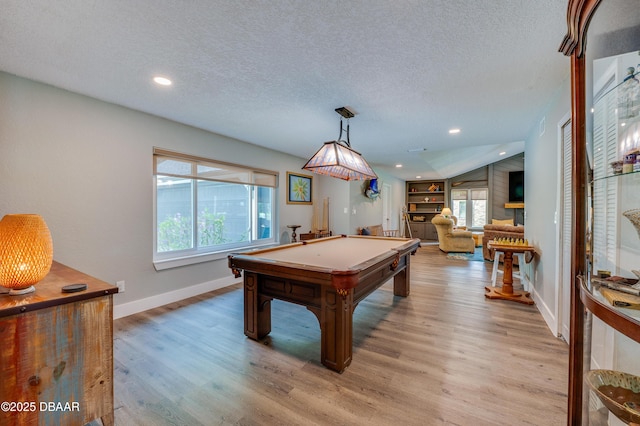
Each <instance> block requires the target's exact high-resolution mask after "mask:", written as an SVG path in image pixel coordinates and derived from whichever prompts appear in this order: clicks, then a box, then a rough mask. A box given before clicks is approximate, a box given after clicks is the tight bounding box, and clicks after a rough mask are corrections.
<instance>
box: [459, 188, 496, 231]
mask: <svg viewBox="0 0 640 426" xmlns="http://www.w3.org/2000/svg"><path fill="white" fill-rule="evenodd" d="M488 195H489V190H488V189H486V188H479V189H453V190H451V200H452V205H453V208H452V211H453V215H454V216H455V217H457V218H458V225H459V226H466V227H467V228H482V227H483V226H484V225H486V223H487V199H488Z"/></svg>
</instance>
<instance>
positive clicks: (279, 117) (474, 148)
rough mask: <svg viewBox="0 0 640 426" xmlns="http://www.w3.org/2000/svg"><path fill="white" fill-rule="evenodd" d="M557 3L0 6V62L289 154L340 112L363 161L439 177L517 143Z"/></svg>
mask: <svg viewBox="0 0 640 426" xmlns="http://www.w3.org/2000/svg"><path fill="white" fill-rule="evenodd" d="M566 5H567V1H566V0H535V1H532V0H354V1H349V0H340V1H335V0H319V1H311V0H308V1H304V0H270V1H269V0H263V1H259V0H234V1H230V0H229V1H222V0H184V1H178V0H174V1H167V0H30V1H25V0H0V70H2V71H6V72H9V73H12V74H16V75H19V76H23V77H26V78H30V79H33V80H36V81H41V82H44V83H48V84H51V85H53V86H57V87H60V88H63V89H67V90H70V91H73V92H77V93H81V94H84V95H88V96H91V97H94V98H98V99H101V100H104V101H108V102H112V103H115V104H119V105H123V106H126V107H129V108H133V109H136V110H140V111H145V112H148V113H151V114H155V115H158V116H161V117H166V118H169V119H172V120H175V121H178V122H182V123H185V124H189V125H193V126H196V127H199V128H202V129H207V130H210V131H213V132H216V133H220V134H223V135H227V136H231V137H234V138H237V139H241V140H244V141H247V142H251V143H253V144H256V145H262V146H266V147H270V148H272V149H275V150H279V151H285V152H289V153H292V154H294V155H297V156H300V157H302V158H304V159H306V158H308V157H310V156H311V155H313V153H315V151H316V150H317V149H318V148H319V147H320V146H321V145H322V143H323V142H325V141H329V140H334V139H336V138H337V137H338V133H339V120H340V116H339V115H338V114H337V113H336V112H334V109H335V108H337V107H340V106H345V105H348V106H351V107H353V108H354V109H355V110H356V111H357V112H358V115H356V116H355V117H354V118H352V119H351V121H350V128H351V134H350V136H351V144H352V146H353V148H354V149H356V150H357V151H360V152H361V153H362V154H363V155H364V157H365V158H366V159H367V160H368V161H369V162H370V163H371V164H372V165H373V166H374V168H376V169H377V170H385V171H387V172H389V173H391V174H393V175H395V176H398V177H400V178H403V179H410V178H414V177H415V175H417V174H420V175H422V176H424V177H429V178H432V177H451V176H454V175H456V174H460V173H463V172H465V171H468V170H471V169H474V168H476V167H479V166H482V165H484V164H487V163H490V162H493V161H497V160H498V159H499V157H498V156H497V152H499V151H507V155H512V154H516V153H518V152H522V151H523V149H524V142H523V141H524V139H525V137H527V135H529V134H530V132H531V131H532V130H533V129H536V128H537V126H538V120H539V119H540V117H541V113H542V111H543V110H544V108H545V106H546V105H547V103H548V102H549V101H550V100H551V99H552V97H553V96H554V94H555V93H556V92H557V90H558V89H559V87H560V85H561V84H562V81H563V79H565V78H566V77H567V76H568V72H569V61H568V59H567V58H565V57H564V56H562V55H561V54H560V53H557V49H558V47H559V45H560V42H561V41H562V38H563V36H564V34H565V33H566V18H565V17H566ZM155 74H162V75H165V76H167V77H170V78H171V79H173V81H174V85H173V86H171V87H170V88H159V87H156V86H155V85H154V84H152V83H151V77H152V76H153V75H155ZM547 124H548V125H551V124H552V123H547ZM452 127H459V128H461V129H462V132H461V133H460V134H458V135H453V136H452V135H449V134H448V130H449V129H450V128H452ZM416 148H426V149H427V150H426V151H425V152H421V153H415V152H408V150H412V149H416ZM397 163H401V164H403V165H404V167H403V168H402V169H396V168H395V167H394V165H395V164H397ZM303 164H304V160H303V161H301V164H300V166H302V165H303Z"/></svg>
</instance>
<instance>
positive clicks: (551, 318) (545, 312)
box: [531, 288, 558, 337]
mask: <svg viewBox="0 0 640 426" xmlns="http://www.w3.org/2000/svg"><path fill="white" fill-rule="evenodd" d="M532 290H533V291H532V292H531V293H532V296H533V300H534V301H535V302H536V307H537V308H538V311H539V312H540V314H541V315H542V319H544V322H546V323H547V327H549V331H551V333H552V334H553V335H554V336H556V337H558V332H557V330H558V320H557V318H556V316H555V315H554V314H553V310H552V309H549V306H547V305H546V304H545V303H544V300H542V298H541V297H540V296H539V295H538V294H537V293H535V288H533V289H532Z"/></svg>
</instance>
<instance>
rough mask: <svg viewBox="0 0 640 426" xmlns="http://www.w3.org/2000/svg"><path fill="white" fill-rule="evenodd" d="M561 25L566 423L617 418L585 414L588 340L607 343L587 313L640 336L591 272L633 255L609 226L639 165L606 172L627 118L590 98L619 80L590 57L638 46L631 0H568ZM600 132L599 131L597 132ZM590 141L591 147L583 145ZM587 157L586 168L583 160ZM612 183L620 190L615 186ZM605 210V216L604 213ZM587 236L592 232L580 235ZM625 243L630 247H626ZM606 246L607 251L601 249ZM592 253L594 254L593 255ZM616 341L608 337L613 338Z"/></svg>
mask: <svg viewBox="0 0 640 426" xmlns="http://www.w3.org/2000/svg"><path fill="white" fill-rule="evenodd" d="M567 25H568V31H567V35H566V36H565V39H564V40H563V42H562V44H561V46H560V51H561V52H562V53H564V54H565V55H567V56H570V58H571V107H572V116H571V120H572V121H571V132H572V146H573V148H572V164H573V167H572V195H573V201H572V209H573V211H574V219H573V223H572V232H571V233H572V250H573V251H572V256H571V257H572V262H571V277H572V282H571V312H570V342H569V356H570V358H569V401H568V416H567V424H569V425H584V424H621V423H620V422H619V420H618V419H614V418H613V416H609V415H608V413H605V414H604V416H603V417H604V418H597V417H593V416H592V415H591V414H592V413H594V412H596V411H597V412H601V410H596V411H594V405H596V404H599V402H598V401H597V400H595V398H594V399H592V400H590V395H593V392H589V391H588V387H587V386H586V384H585V378H586V376H587V372H588V371H589V370H590V369H591V368H592V365H591V364H592V361H593V358H592V357H591V351H592V349H593V348H594V347H605V346H607V345H606V344H605V343H604V342H602V341H598V338H597V337H594V335H593V334H592V326H591V325H592V320H594V319H595V320H594V321H593V322H594V323H595V322H596V321H598V322H599V323H601V324H602V325H603V327H605V331H606V328H607V327H608V328H609V329H610V330H615V331H616V332H619V333H621V334H622V335H624V336H626V337H628V338H629V339H630V340H629V342H631V344H633V345H635V349H632V352H637V348H638V346H637V344H638V342H640V321H639V320H638V318H637V317H634V316H633V315H630V314H629V310H628V309H620V308H618V307H614V306H612V303H611V301H609V300H607V299H606V298H604V297H603V296H602V294H601V292H600V291H598V288H597V286H595V285H594V281H595V280H594V279H593V278H592V277H593V276H594V275H595V273H596V272H597V271H595V270H596V269H600V266H598V261H603V257H609V260H608V261H609V262H610V263H609V266H610V269H611V272H612V274H614V275H616V274H620V275H626V273H625V272H629V271H627V270H626V269H629V268H630V267H629V266H628V265H626V266H625V265H624V263H625V261H626V262H627V263H628V264H629V263H634V262H637V255H635V256H634V257H635V260H632V261H630V257H629V256H627V259H626V260H625V259H624V256H623V257H622V258H621V257H620V253H624V251H625V250H626V251H627V252H631V253H634V252H636V251H638V249H637V242H634V243H632V244H627V243H626V242H625V241H624V239H625V238H626V239H627V241H629V240H628V239H630V238H635V236H636V235H635V231H633V230H631V231H629V232H626V231H625V232H623V231H621V229H619V228H617V227H618V226H620V227H629V226H630V225H629V224H627V223H625V222H624V220H625V219H623V218H622V213H623V210H624V209H625V208H640V198H639V196H638V194H640V179H638V177H640V173H636V174H634V173H628V174H626V176H622V175H620V176H614V175H613V174H614V172H613V169H614V168H613V165H612V164H611V163H612V162H613V161H614V160H618V159H621V158H620V157H621V156H622V155H623V154H624V151H626V149H627V147H624V146H623V145H621V144H620V143H621V139H619V137H621V136H622V135H623V134H624V132H625V131H626V129H628V127H627V126H628V125H629V123H630V122H628V121H627V120H620V117H621V111H622V109H621V108H620V104H619V103H618V100H617V99H613V100H612V101H611V105H610V106H604V107H603V106H602V105H597V104H598V102H599V101H604V102H607V99H606V97H607V93H609V94H610V93H611V92H610V90H614V88H615V86H616V85H617V84H618V83H619V82H620V81H621V80H622V78H621V75H620V72H621V71H622V70H621V69H616V67H617V65H612V68H610V69H608V70H606V71H607V72H608V73H609V74H610V75H609V77H605V78H600V77H597V76H595V74H596V73H597V72H599V71H602V67H601V66H600V64H596V63H595V62H594V60H596V59H600V58H606V57H610V56H613V55H620V54H623V53H627V52H629V51H638V50H640V36H639V34H640V8H638V2H637V0H569V2H568V7H567ZM587 30H589V37H588V38H589V45H590V46H589V49H587ZM638 62H640V61H638ZM636 63H637V62H636ZM634 65H635V64H634ZM607 72H605V73H602V74H603V75H604V74H607ZM598 80H600V81H598ZM606 84H611V86H612V88H605V85H606ZM600 87H602V89H600ZM615 97H616V98H617V96H615ZM603 111H605V112H603ZM606 111H608V112H606ZM601 114H610V115H611V118H612V119H611V120H609V125H605V126H602V125H601V123H602V120H603V118H602V116H600V115H601ZM602 132H605V134H606V135H605V137H603V134H602ZM599 138H603V139H604V142H603V144H602V145H600V146H598V147H596V146H595V145H591V143H592V142H595V143H598V139H599ZM587 141H589V144H587ZM636 142H637V141H636ZM607 145H610V147H609V148H610V149H611V151H610V152H609V153H608V154H605V153H606V150H607V149H609V148H607ZM590 146H593V148H592V149H593V151H592V152H588V151H589V149H590V148H589V147H590ZM589 154H591V158H590V155H589ZM599 156H602V158H599ZM598 161H600V162H601V166H598ZM592 164H593V168H591V165H592ZM599 167H600V168H599ZM603 171H604V173H603ZM598 174H600V175H602V176H599V175H598ZM634 175H636V176H635V177H634ZM601 185H605V189H602V188H601ZM618 190H620V191H621V192H620V193H618V192H617V191H618ZM625 194H626V195H625ZM603 197H604V199H603ZM634 203H636V205H635V207H633V205H634ZM625 206H631V207H625ZM600 207H602V212H601V213H599V209H600ZM592 214H593V215H592ZM606 215H610V216H609V217H608V218H607V217H606ZM630 229H631V228H630ZM587 236H589V237H591V238H592V239H591V240H589V239H587ZM639 237H640V235H639ZM594 241H595V244H594ZM632 245H635V246H636V247H635V248H634V247H631V248H629V247H630V246H632ZM594 248H595V251H594ZM607 251H609V252H611V253H613V254H612V255H611V256H608V255H607V254H606V252H607ZM599 256H600V259H598V257H599ZM594 259H595V260H594ZM636 266H637V265H636ZM631 267H633V265H631ZM636 269H640V268H636ZM594 339H595V340H596V341H594ZM625 339H626V338H625ZM607 343H611V342H607ZM616 344H617V343H616V342H615V340H614V341H613V345H614V346H615V345H616ZM606 350H608V351H614V350H615V351H616V352H617V351H618V348H612V347H610V346H609V347H606ZM605 411H606V410H605ZM609 422H611V423H609Z"/></svg>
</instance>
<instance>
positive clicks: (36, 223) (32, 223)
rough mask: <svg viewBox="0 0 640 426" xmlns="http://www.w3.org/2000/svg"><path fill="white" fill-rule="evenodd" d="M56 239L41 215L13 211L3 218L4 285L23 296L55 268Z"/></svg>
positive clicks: (0, 281)
mask: <svg viewBox="0 0 640 426" xmlns="http://www.w3.org/2000/svg"><path fill="white" fill-rule="evenodd" d="M52 262H53V242H52V240H51V233H50V232H49V228H48V227H47V224H46V223H45V222H44V219H42V217H41V216H39V215H37V214H9V215H6V216H4V217H3V218H2V220H0V286H2V287H5V288H8V289H10V292H9V294H11V295H19V294H26V293H31V292H33V291H35V287H34V286H33V285H34V284H36V283H37V282H38V281H40V280H42V279H43V278H44V277H45V276H46V275H47V274H48V273H49V270H50V269H51V263H52Z"/></svg>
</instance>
